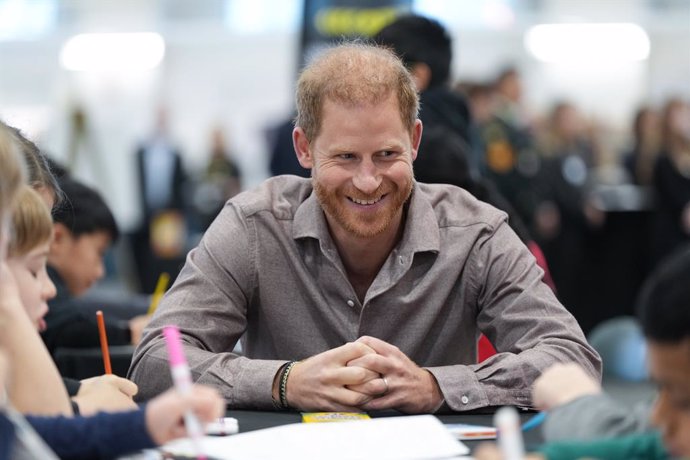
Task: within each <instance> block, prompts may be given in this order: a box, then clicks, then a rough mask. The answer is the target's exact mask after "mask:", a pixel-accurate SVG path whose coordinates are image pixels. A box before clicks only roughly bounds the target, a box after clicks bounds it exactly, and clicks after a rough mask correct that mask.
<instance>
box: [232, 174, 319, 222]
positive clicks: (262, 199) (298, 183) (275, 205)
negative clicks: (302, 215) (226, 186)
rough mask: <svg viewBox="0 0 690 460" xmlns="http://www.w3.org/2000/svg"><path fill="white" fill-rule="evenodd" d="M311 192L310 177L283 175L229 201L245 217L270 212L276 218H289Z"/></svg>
mask: <svg viewBox="0 0 690 460" xmlns="http://www.w3.org/2000/svg"><path fill="white" fill-rule="evenodd" d="M311 192H312V186H311V180H310V179H305V178H302V177H298V176H292V175H283V176H275V177H271V178H269V179H267V180H265V181H264V182H262V183H261V184H260V185H259V186H258V187H256V188H254V189H252V190H248V191H246V192H242V193H240V194H239V195H236V196H235V197H233V198H232V200H231V202H232V203H233V205H234V206H235V207H236V208H238V209H239V210H240V211H241V212H242V214H243V215H244V216H245V217H251V216H255V215H257V214H260V213H270V214H271V215H272V216H273V217H274V218H276V219H278V220H290V219H292V218H293V217H294V215H295V212H296V211H297V208H299V206H300V205H301V204H302V203H303V202H304V200H306V199H307V198H308V197H309V195H311Z"/></svg>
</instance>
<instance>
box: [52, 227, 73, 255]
mask: <svg viewBox="0 0 690 460" xmlns="http://www.w3.org/2000/svg"><path fill="white" fill-rule="evenodd" d="M71 237H72V233H71V232H70V231H69V230H68V229H67V227H65V225H64V224H61V223H59V222H56V223H54V224H53V242H52V243H51V244H50V252H51V253H55V252H56V251H57V250H59V249H60V248H62V247H64V246H65V245H66V244H67V242H68V241H70V240H71Z"/></svg>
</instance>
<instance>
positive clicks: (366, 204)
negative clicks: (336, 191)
mask: <svg viewBox="0 0 690 460" xmlns="http://www.w3.org/2000/svg"><path fill="white" fill-rule="evenodd" d="M384 196H386V195H381V196H380V197H378V198H374V199H371V200H360V199H358V198H353V197H348V199H349V200H350V201H352V202H353V203H356V204H361V205H364V206H371V205H372V204H376V203H378V202H379V201H381V200H382V199H383V197H384Z"/></svg>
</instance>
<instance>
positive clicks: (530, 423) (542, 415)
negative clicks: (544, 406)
mask: <svg viewBox="0 0 690 460" xmlns="http://www.w3.org/2000/svg"><path fill="white" fill-rule="evenodd" d="M544 420H546V412H539V413H538V414H537V415H535V416H534V417H532V418H531V419H529V420H527V421H526V422H525V423H524V424H523V425H522V431H529V430H532V429H534V428H536V427H538V426H539V425H541V424H542V423H543V422H544Z"/></svg>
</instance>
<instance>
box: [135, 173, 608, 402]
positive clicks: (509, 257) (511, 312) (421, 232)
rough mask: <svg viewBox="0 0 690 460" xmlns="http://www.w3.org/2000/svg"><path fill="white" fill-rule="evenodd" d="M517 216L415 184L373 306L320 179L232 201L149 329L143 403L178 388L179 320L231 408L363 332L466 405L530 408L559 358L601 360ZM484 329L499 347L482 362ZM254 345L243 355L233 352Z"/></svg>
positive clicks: (285, 179)
mask: <svg viewBox="0 0 690 460" xmlns="http://www.w3.org/2000/svg"><path fill="white" fill-rule="evenodd" d="M542 275H543V272H542V270H541V269H540V268H539V267H538V266H537V265H536V263H535V259H534V258H533V257H532V255H531V254H530V252H529V251H528V250H527V248H526V247H525V245H524V244H522V242H520V240H519V239H518V238H517V236H516V235H515V234H514V233H513V231H512V230H511V229H510V227H509V226H508V224H507V222H506V215H505V214H504V213H503V212H501V211H498V210H497V209H495V208H493V207H491V206H489V205H487V204H485V203H482V202H480V201H478V200H476V199H475V198H473V197H472V196H471V195H470V194H469V193H467V192H466V191H464V190H462V189H460V188H457V187H453V186H448V185H427V184H421V183H416V184H415V187H414V192H413V194H412V197H411V199H410V201H409V205H408V209H407V216H406V220H405V229H404V231H403V236H402V239H401V241H400V242H399V244H398V245H397V246H396V247H395V248H394V249H393V251H392V252H391V254H390V255H389V257H388V259H387V260H386V262H385V263H384V265H383V267H382V268H381V270H380V272H379V273H378V275H377V277H376V279H375V280H374V282H373V283H372V285H371V287H370V288H369V290H368V291H367V293H366V297H365V298H364V301H363V302H360V301H359V300H358V298H357V296H356V295H355V291H354V289H353V288H352V286H351V284H350V283H349V281H348V279H347V276H346V273H345V269H344V268H343V264H342V262H341V260H340V257H339V255H338V251H337V249H336V246H335V244H334V242H333V240H332V239H331V236H330V234H329V231H328V226H327V223H326V219H325V216H324V214H323V211H322V209H321V207H320V205H319V203H318V201H317V199H316V197H315V195H314V194H313V193H312V188H311V183H310V181H309V180H308V179H300V178H297V177H293V176H280V177H276V178H272V179H269V180H267V181H266V182H264V184H263V185H261V186H260V187H259V188H258V189H256V190H253V191H250V192H246V193H243V194H240V195H238V196H236V197H235V198H233V199H231V200H230V201H229V202H228V204H227V205H226V206H225V208H224V209H223V211H221V213H220V214H219V216H218V218H217V219H216V220H215V222H214V223H213V224H212V225H211V227H210V228H209V229H208V231H207V232H206V234H205V235H204V237H203V239H202V240H201V242H200V243H199V246H198V247H197V248H195V249H194V250H192V251H191V252H190V253H189V256H188V258H187V262H186V264H185V267H184V268H183V270H182V272H181V273H180V275H179V277H178V279H177V280H176V282H175V283H174V285H173V287H172V288H171V289H170V291H169V292H168V293H167V294H166V295H165V297H164V298H163V300H162V301H161V303H160V306H159V308H158V310H157V311H156V313H155V314H154V316H153V318H152V320H151V322H150V324H149V325H148V327H147V328H146V330H145V331H144V337H143V340H142V341H141V343H140V344H139V346H138V348H137V350H136V352H135V354H134V358H133V361H132V366H131V368H130V377H131V378H132V379H133V380H134V381H135V382H136V383H137V385H139V395H140V398H142V399H143V398H148V397H151V396H153V395H155V394H158V393H160V392H162V391H163V390H165V389H167V388H169V387H170V385H171V380H170V376H169V374H170V372H169V370H168V362H167V352H166V348H165V343H164V341H163V339H162V337H161V330H162V328H163V327H164V326H165V325H168V324H176V325H178V326H179V327H180V329H181V332H182V337H183V341H184V347H185V353H186V355H187V358H188V360H189V363H190V367H191V369H192V375H193V378H194V380H195V381H197V382H200V383H205V384H209V385H213V386H215V387H217V388H218V389H219V390H220V391H221V393H222V394H223V395H224V396H225V398H226V399H227V401H228V404H229V405H230V407H235V408H264V409H267V408H272V407H273V403H272V399H271V386H272V383H273V378H274V376H275V374H276V372H277V371H278V369H279V368H280V366H281V365H282V364H284V363H285V361H286V360H299V359H304V358H307V357H309V356H312V355H314V354H317V353H321V352H323V351H326V350H328V349H331V348H334V347H338V346H340V345H343V344H344V343H346V342H350V341H353V340H356V339H357V338H358V337H360V336H363V335H370V336H374V337H378V338H380V339H382V340H385V341H386V342H389V343H391V344H393V345H396V346H397V347H399V348H400V350H402V351H403V352H404V353H405V354H406V355H407V356H409V357H410V358H411V359H412V360H413V361H415V362H416V363H417V364H418V365H420V366H423V367H425V368H426V369H428V370H429V371H430V372H431V373H432V374H433V375H434V376H435V377H436V380H437V381H438V383H439V385H440V388H441V391H442V392H443V396H444V398H445V401H446V403H447V404H448V406H450V408H451V409H453V410H470V409H475V408H478V407H483V406H488V405H503V404H516V405H523V406H526V405H530V386H531V384H532V382H533V381H534V379H535V378H536V377H538V376H539V374H540V372H541V370H543V369H544V368H546V367H548V366H549V365H550V364H552V363H555V362H559V361H560V362H567V361H575V362H578V363H580V364H581V365H582V366H584V368H585V369H587V370H588V371H589V372H590V373H591V374H593V375H595V376H599V373H600V367H601V362H600V359H599V356H598V355H597V353H596V352H595V351H594V350H593V349H592V348H591V347H590V346H589V345H588V344H587V342H586V341H585V338H584V336H583V334H582V331H581V329H580V327H579V326H578V324H577V322H576V321H575V319H574V318H573V317H572V316H571V315H570V314H569V313H568V312H567V311H566V309H565V308H564V307H563V306H562V305H561V304H560V303H559V302H558V301H557V300H556V298H555V297H554V295H553V293H552V292H551V290H550V289H549V288H548V287H547V286H546V285H545V284H544V283H542ZM480 332H483V333H485V334H486V335H487V337H488V338H489V339H490V340H491V342H492V343H493V344H494V345H495V347H496V348H497V350H498V351H499V354H497V355H495V356H493V357H491V358H490V359H488V360H486V361H484V362H482V363H480V364H477V350H476V343H477V338H478V336H479V333H480ZM240 338H241V340H242V342H241V343H242V348H243V351H244V356H238V355H237V354H234V353H233V352H232V350H233V347H234V346H235V344H236V342H237V341H238V340H240Z"/></svg>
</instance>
